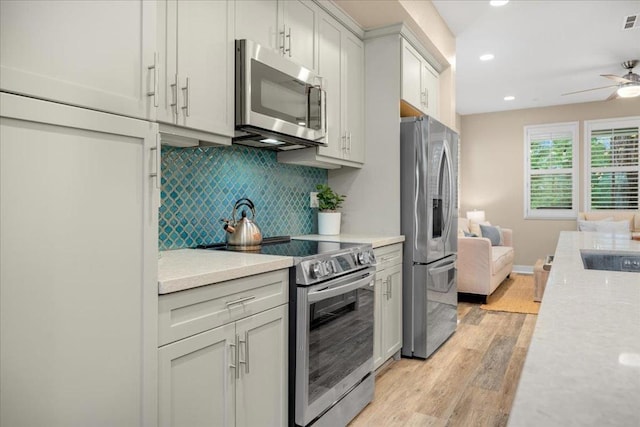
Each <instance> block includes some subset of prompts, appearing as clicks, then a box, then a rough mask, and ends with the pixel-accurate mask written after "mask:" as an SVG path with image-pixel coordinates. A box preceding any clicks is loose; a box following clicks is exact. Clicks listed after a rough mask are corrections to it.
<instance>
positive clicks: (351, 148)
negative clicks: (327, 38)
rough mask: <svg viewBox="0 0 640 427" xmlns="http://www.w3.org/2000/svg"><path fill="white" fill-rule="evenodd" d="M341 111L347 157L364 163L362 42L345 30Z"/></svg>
mask: <svg viewBox="0 0 640 427" xmlns="http://www.w3.org/2000/svg"><path fill="white" fill-rule="evenodd" d="M344 34H345V37H344V58H345V61H344V62H345V71H344V73H343V76H344V77H343V78H344V81H345V82H346V84H345V86H344V89H345V91H344V96H343V106H344V108H343V111H344V117H345V120H344V121H345V131H346V133H347V150H346V152H347V158H348V159H349V160H352V161H356V162H360V163H364V155H365V152H364V151H365V140H364V48H363V45H362V42H361V41H360V40H359V39H358V38H356V37H355V36H353V35H351V33H349V32H348V31H345V33H344Z"/></svg>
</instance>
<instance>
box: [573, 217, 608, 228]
mask: <svg viewBox="0 0 640 427" xmlns="http://www.w3.org/2000/svg"><path fill="white" fill-rule="evenodd" d="M611 221H613V217H607V218H603V219H600V220H597V221H587V220H583V219H579V220H578V231H596V227H597V226H598V224H600V223H603V222H611Z"/></svg>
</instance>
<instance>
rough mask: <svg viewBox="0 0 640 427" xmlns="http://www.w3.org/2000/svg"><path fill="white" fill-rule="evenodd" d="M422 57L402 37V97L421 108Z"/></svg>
mask: <svg viewBox="0 0 640 427" xmlns="http://www.w3.org/2000/svg"><path fill="white" fill-rule="evenodd" d="M421 79H422V57H421V56H420V54H419V53H418V52H417V51H416V50H415V49H414V48H413V47H411V46H410V45H409V43H407V42H406V41H405V40H404V39H402V94H401V96H402V99H404V100H405V101H407V102H408V103H409V104H411V105H413V106H414V107H415V108H418V109H419V110H422V108H423V106H422V86H421V84H422V83H421Z"/></svg>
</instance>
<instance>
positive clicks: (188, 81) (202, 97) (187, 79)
mask: <svg viewBox="0 0 640 427" xmlns="http://www.w3.org/2000/svg"><path fill="white" fill-rule="evenodd" d="M232 12H233V2H231V1H228V0H210V1H199V0H180V1H178V16H177V20H178V21H177V22H178V24H177V58H178V59H177V62H178V69H177V74H178V87H177V91H178V120H177V123H178V125H180V126H185V127H189V128H193V129H197V130H202V131H206V132H211V133H215V134H219V135H224V136H233V127H234V115H233V106H234V98H233V90H234V76H233V71H234V58H235V55H234V39H233V37H234V33H233V29H232V28H231V27H232V23H233V13H232Z"/></svg>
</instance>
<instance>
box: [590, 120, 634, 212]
mask: <svg viewBox="0 0 640 427" xmlns="http://www.w3.org/2000/svg"><path fill="white" fill-rule="evenodd" d="M634 126H637V127H638V130H639V131H640V116H628V117H616V118H610V119H596V120H585V121H584V130H583V135H584V137H583V143H584V162H583V168H582V169H583V172H582V173H583V185H584V200H583V208H584V211H585V212H590V211H591V210H592V208H591V132H592V131H593V130H601V129H616V128H626V127H634ZM638 150H639V153H638V155H639V156H640V146H639V148H638ZM638 175H639V177H640V159H639V161H638ZM638 209H640V201H639V203H638V208H636V209H614V210H625V211H626V210H628V211H630V212H634V211H636V210H638ZM596 211H597V212H607V211H611V209H596Z"/></svg>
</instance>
